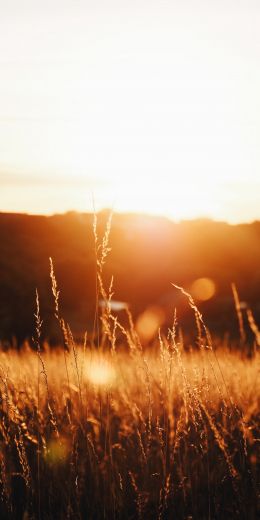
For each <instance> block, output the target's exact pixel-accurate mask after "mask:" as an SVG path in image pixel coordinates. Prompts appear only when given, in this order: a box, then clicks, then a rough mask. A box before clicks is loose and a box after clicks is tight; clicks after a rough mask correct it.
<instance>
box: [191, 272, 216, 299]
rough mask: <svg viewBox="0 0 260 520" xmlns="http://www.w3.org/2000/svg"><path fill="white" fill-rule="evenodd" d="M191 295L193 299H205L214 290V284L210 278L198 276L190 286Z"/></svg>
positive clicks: (208, 297) (212, 293)
mask: <svg viewBox="0 0 260 520" xmlns="http://www.w3.org/2000/svg"><path fill="white" fill-rule="evenodd" d="M190 292H191V295H192V296H193V298H194V299H195V300H200V301H203V302H204V301H207V300H210V298H212V297H213V296H214V294H215V292H216V285H215V283H214V282H213V280H211V278H198V279H197V280H195V281H194V282H193V284H192V286H191V290H190Z"/></svg>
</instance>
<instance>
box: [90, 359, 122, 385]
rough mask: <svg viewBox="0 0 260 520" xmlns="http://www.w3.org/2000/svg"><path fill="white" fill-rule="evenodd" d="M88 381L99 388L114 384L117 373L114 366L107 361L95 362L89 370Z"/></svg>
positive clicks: (99, 360) (98, 360)
mask: <svg viewBox="0 0 260 520" xmlns="http://www.w3.org/2000/svg"><path fill="white" fill-rule="evenodd" d="M86 375H87V379H88V380H89V381H90V382H91V383H93V384H94V385H97V386H102V385H104V386H108V385H111V384H113V382H115V379H116V373H115V369H114V368H113V366H112V365H111V364H110V363H109V362H108V361H107V360H105V359H97V360H93V361H92V362H91V363H90V365H89V367H88V369H87V374H86Z"/></svg>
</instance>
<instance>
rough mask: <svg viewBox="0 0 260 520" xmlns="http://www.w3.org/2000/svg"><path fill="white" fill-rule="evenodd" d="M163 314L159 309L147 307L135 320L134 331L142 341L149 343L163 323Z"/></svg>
mask: <svg viewBox="0 0 260 520" xmlns="http://www.w3.org/2000/svg"><path fill="white" fill-rule="evenodd" d="M164 319H165V316H164V312H163V310H162V309H161V308H160V307H156V306H152V307H148V308H147V309H146V310H145V311H144V312H143V313H142V314H140V316H139V317H138V319H137V322H136V331H137V333H138V334H139V336H140V338H141V339H142V340H144V341H150V340H151V339H152V338H153V337H154V336H155V334H156V333H157V331H158V329H159V327H160V326H161V325H162V323H163V322H164Z"/></svg>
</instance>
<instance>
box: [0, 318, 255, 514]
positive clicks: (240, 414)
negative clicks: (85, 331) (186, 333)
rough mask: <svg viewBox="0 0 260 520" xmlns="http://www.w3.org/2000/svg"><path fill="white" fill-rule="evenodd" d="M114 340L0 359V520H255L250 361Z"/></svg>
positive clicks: (177, 344)
mask: <svg viewBox="0 0 260 520" xmlns="http://www.w3.org/2000/svg"><path fill="white" fill-rule="evenodd" d="M125 333H126V343H127V346H128V350H127V349H126V348H125V346H123V344H115V342H114V344H113V342H112V348H110V349H109V350H108V349H107V348H105V347H103V349H102V348H100V350H99V352H97V350H96V349H93V347H91V345H90V344H88V342H86V343H85V345H84V347H83V346H77V345H76V344H75V342H73V339H72V337H70V339H69V340H68V345H69V346H68V345H67V348H66V349H59V350H56V351H54V352H51V350H50V349H49V348H48V347H46V346H45V349H41V351H40V350H38V352H37V351H33V350H31V349H29V348H27V349H24V350H22V351H21V352H20V353H18V352H14V351H11V350H10V351H8V352H6V353H4V352H2V353H1V354H0V396H1V401H0V442H1V461H0V462H1V466H0V467H1V483H0V486H1V487H0V493H1V497H0V498H1V502H0V517H1V519H5V518H10V519H13V518H14V519H15V518H21V519H29V518H30V519H31V518H37V519H40V518H42V519H66V518H71V519H104V518H106V519H109V520H110V519H113V518H115V519H121V518H122V519H138V518H140V519H141V518H143V519H168V518H169V519H178V520H179V519H199V520H203V519H215V518H216V519H223V520H224V519H225V520H226V519H233V518H237V519H243V518H244V519H254V518H256V516H257V512H256V492H257V490H256V483H257V475H256V470H257V458H256V457H257V451H256V449H257V445H256V443H257V441H256V438H257V436H258V435H257V421H258V419H259V416H257V406H258V402H257V394H258V388H257V375H258V374H257V369H258V366H259V364H258V356H257V355H256V356H255V357H254V358H252V359H250V360H248V359H246V360H245V359H242V358H241V356H240V355H239V354H231V353H229V352H228V351H224V350H218V351H217V358H216V355H215V353H214V352H213V350H212V349H211V348H206V347H201V348H200V350H199V351H198V350H195V351H194V352H189V353H185V352H184V349H183V345H182V342H181V341H178V340H177V339H176V338H175V333H174V330H172V331H171V332H170V333H169V335H168V338H164V337H163V338H160V340H158V344H157V345H155V346H154V347H153V349H151V350H150V351H149V352H144V351H143V350H142V348H141V346H140V344H139V343H138V339H137V337H136V336H135V332H134V329H133V328H131V327H130V329H129V331H127V330H126V331H125ZM112 339H113V338H111V340H112ZM110 346H111V345H110ZM123 347H124V348H123ZM120 352H122V353H120Z"/></svg>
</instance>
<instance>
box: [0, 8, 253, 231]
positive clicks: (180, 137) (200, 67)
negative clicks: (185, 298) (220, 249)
mask: <svg viewBox="0 0 260 520" xmlns="http://www.w3.org/2000/svg"><path fill="white" fill-rule="evenodd" d="M0 6H1V16H0V70H1V72H0V74H1V80H0V211H17V212H21V211H22V212H29V213H45V214H50V213H53V212H63V211H67V210H71V209H75V210H83V211H88V210H91V209H92V208H93V200H94V203H95V207H96V209H100V208H102V207H113V208H114V210H116V211H141V212H147V213H153V214H160V215H166V216H168V217H171V218H173V219H176V220H178V219H181V218H194V217H201V216H203V217H211V218H214V219H218V220H227V221H229V222H234V223H235V222H241V221H251V220H254V219H260V204H259V202H260V96H259V92H260V66H259V65H260V30H259V28H260V2H259V0H241V1H239V0H218V1H216V0H190V1H188V0H171V1H163V2H162V1H159V0H157V1H153V0H149V1H148V0H138V1H136V0H128V1H124V0H118V1H114V0H105V1H101V0H93V1H89V0H73V1H72V0H44V1H41V2H40V1H38V0H23V1H21V0H8V1H4V0H0Z"/></svg>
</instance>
